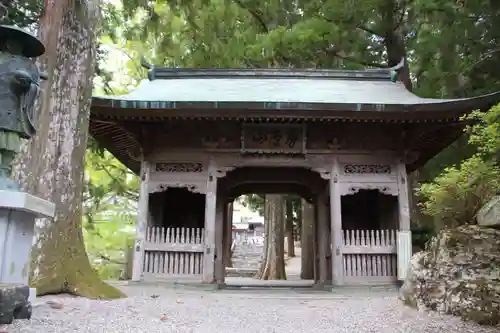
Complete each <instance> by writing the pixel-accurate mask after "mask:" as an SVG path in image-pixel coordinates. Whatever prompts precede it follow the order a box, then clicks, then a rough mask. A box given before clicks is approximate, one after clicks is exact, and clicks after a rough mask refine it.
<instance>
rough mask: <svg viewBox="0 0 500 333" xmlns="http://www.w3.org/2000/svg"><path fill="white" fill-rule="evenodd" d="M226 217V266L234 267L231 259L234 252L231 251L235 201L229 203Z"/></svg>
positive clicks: (224, 240)
mask: <svg viewBox="0 0 500 333" xmlns="http://www.w3.org/2000/svg"><path fill="white" fill-rule="evenodd" d="M226 214H227V215H226V218H225V219H224V227H223V228H224V236H223V237H224V238H223V245H224V256H223V260H224V267H233V262H232V260H231V258H232V256H233V252H232V251H231V245H232V243H233V203H232V202H231V203H229V204H227V210H226Z"/></svg>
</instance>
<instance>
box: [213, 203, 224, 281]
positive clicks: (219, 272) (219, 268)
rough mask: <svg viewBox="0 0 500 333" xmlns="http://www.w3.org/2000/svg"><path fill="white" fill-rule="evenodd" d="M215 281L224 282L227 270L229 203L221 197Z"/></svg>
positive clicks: (218, 212) (216, 232) (216, 210)
mask: <svg viewBox="0 0 500 333" xmlns="http://www.w3.org/2000/svg"><path fill="white" fill-rule="evenodd" d="M215 207H216V209H215V282H216V283H217V284H218V285H221V284H224V278H225V275H226V270H225V266H224V245H223V236H224V220H225V218H224V213H227V212H226V209H225V208H226V207H227V205H226V204H225V200H223V198H221V197H219V198H217V203H216V205H215Z"/></svg>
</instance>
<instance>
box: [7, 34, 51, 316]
mask: <svg viewBox="0 0 500 333" xmlns="http://www.w3.org/2000/svg"><path fill="white" fill-rule="evenodd" d="M44 52H45V47H44V45H43V44H42V43H41V42H40V41H39V40H38V39H37V38H36V37H34V36H32V35H31V34H29V33H27V32H25V31H24V30H22V29H19V28H16V27H12V26H6V25H0V324H10V323H12V320H13V319H29V318H31V301H32V299H33V298H34V297H35V296H36V290H34V289H33V288H30V287H29V285H28V276H29V262H30V251H31V246H32V244H33V236H34V225H35V219H37V218H53V217H54V213H55V206H54V204H53V203H51V202H48V201H46V200H44V199H41V198H38V197H36V196H33V195H31V194H28V193H24V192H21V191H20V189H19V185H18V183H17V182H16V181H14V180H13V179H12V178H11V170H12V166H11V164H12V162H13V161H14V159H15V157H16V155H17V154H18V153H19V151H20V148H21V145H22V143H23V141H24V140H29V139H30V138H31V137H32V136H33V135H34V134H35V133H36V123H35V119H36V118H37V117H36V115H35V113H34V112H35V101H36V98H37V96H38V94H39V92H40V81H41V80H42V79H43V78H44V77H45V75H43V74H41V73H40V72H39V70H38V68H37V66H36V64H35V62H34V60H33V58H36V57H39V56H41V55H42V54H43V53H44Z"/></svg>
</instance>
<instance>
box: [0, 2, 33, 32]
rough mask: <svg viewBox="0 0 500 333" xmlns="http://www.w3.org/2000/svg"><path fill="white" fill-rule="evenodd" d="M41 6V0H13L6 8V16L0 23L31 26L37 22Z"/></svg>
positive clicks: (24, 26)
mask: <svg viewBox="0 0 500 333" xmlns="http://www.w3.org/2000/svg"><path fill="white" fill-rule="evenodd" d="M42 8H43V0H13V1H12V3H11V6H10V7H9V8H8V9H7V16H6V17H5V18H4V19H3V21H2V22H0V24H10V25H16V26H19V27H23V28H33V26H34V25H36V24H37V22H38V17H39V15H40V13H41V12H42ZM0 16H1V13H0Z"/></svg>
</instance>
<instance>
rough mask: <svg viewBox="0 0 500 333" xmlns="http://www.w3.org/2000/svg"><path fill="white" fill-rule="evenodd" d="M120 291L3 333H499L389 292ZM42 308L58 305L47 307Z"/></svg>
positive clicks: (70, 302)
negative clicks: (419, 307)
mask: <svg viewBox="0 0 500 333" xmlns="http://www.w3.org/2000/svg"><path fill="white" fill-rule="evenodd" d="M123 289H124V291H125V292H126V293H127V294H128V295H129V298H127V299H123V300H118V301H89V300H86V299H82V298H74V297H69V296H52V297H43V298H38V299H37V303H38V304H41V305H39V306H38V307H36V308H35V309H34V315H33V318H32V320H31V321H16V322H15V323H14V324H13V325H12V326H10V327H8V329H7V332H9V333H15V332H19V333H21V332H23V333H30V332H36V333H52V332H54V333H55V332H58V333H59V332H60V333H69V332H71V333H84V332H85V333H90V332H92V333H115V332H120V333H142V332H148V333H153V332H169V333H170V332H171V333H174V332H199V333H211V332H216V333H226V332H228V333H235V332H238V333H239V332H248V333H253V332H255V333H257V332H262V333H281V332H283V333H284V332H287V333H292V332H308V333H316V332H328V333H335V332H338V333H344V332H345V333H348V332H349V333H351V332H352V333H365V332H374V333H375V332H380V333H396V332H400V333H420V332H421V333H424V332H425V333H433V332H439V333H448V332H450V333H451V332H453V333H457V332H458V333H461V332H474V333H492V332H497V333H498V332H499V331H498V330H496V329H493V328H486V327H480V326H477V325H474V324H471V323H464V322H462V321H461V320H459V319H457V318H453V317H449V316H439V315H436V314H429V313H423V312H417V311H414V310H412V309H409V308H407V307H405V306H403V305H402V304H401V303H400V301H399V300H398V299H397V295H396V293H395V292H390V291H371V292H369V291H368V290H363V291H359V290H358V291H352V290H342V291H339V292H336V293H319V292H316V293H314V292H309V293H304V292H292V291H276V290H268V291H227V290H226V291H219V292H213V291H204V290H193V289H190V290H189V289H166V288H165V287H163V288H161V287H159V286H127V287H123ZM47 301H49V303H50V301H55V302H57V303H56V305H52V307H51V306H50V305H49V304H47ZM57 304H59V305H61V306H57ZM54 307H55V308H54ZM57 307H60V308H59V309H57Z"/></svg>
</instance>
